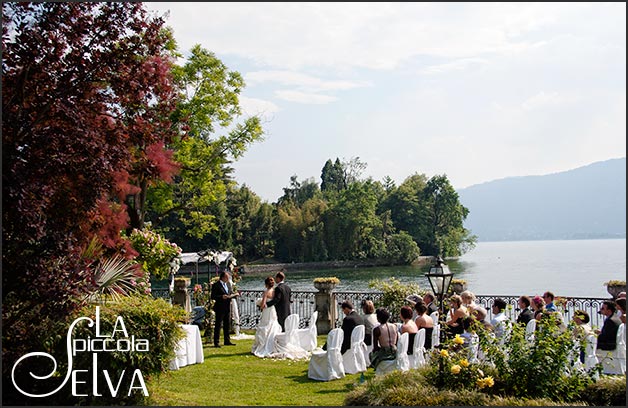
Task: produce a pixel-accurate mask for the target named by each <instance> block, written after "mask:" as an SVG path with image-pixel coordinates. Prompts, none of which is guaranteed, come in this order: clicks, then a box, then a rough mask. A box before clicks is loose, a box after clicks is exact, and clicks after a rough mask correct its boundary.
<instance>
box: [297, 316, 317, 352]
mask: <svg viewBox="0 0 628 408" xmlns="http://www.w3.org/2000/svg"><path fill="white" fill-rule="evenodd" d="M316 319H318V310H315V311H314V313H312V317H311V318H310V325H309V327H306V328H304V329H297V336H298V337H299V345H300V346H301V348H302V349H304V350H306V351H312V350H314V349H315V348H316V345H317V344H316V337H317V336H318V331H317V329H316Z"/></svg>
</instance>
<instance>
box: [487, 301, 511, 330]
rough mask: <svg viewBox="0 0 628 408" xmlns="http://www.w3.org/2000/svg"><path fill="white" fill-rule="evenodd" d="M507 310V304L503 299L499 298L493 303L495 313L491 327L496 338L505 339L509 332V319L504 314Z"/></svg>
mask: <svg viewBox="0 0 628 408" xmlns="http://www.w3.org/2000/svg"><path fill="white" fill-rule="evenodd" d="M505 309H506V302H505V301H504V300H503V299H500V298H497V299H495V301H494V302H493V306H492V309H491V311H492V312H493V318H492V319H491V326H492V327H493V332H494V333H495V337H497V338H498V339H503V338H504V336H505V335H506V333H507V330H508V323H509V320H508V317H507V316H506V314H505V313H504V310H505Z"/></svg>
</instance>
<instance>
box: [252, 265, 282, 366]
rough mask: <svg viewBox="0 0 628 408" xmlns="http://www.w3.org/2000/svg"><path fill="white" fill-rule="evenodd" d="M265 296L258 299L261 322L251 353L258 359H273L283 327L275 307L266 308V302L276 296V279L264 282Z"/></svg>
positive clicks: (271, 278)
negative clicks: (276, 342)
mask: <svg viewBox="0 0 628 408" xmlns="http://www.w3.org/2000/svg"><path fill="white" fill-rule="evenodd" d="M264 286H266V289H265V290H264V295H263V296H262V298H261V299H258V301H257V305H258V306H259V308H260V309H261V311H262V316H261V318H260V322H259V324H258V326H257V329H256V330H255V340H254V341H253V348H252V350H251V352H252V353H253V354H255V355H256V356H257V357H272V354H273V352H274V346H275V335H277V334H278V333H281V326H280V325H279V322H278V321H277V312H276V311H275V306H270V307H268V306H266V302H267V301H268V300H270V299H272V297H273V296H274V294H275V287H274V286H275V279H274V278H273V277H272V276H269V277H267V278H266V279H265V280H264Z"/></svg>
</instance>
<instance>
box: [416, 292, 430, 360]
mask: <svg viewBox="0 0 628 408" xmlns="http://www.w3.org/2000/svg"><path fill="white" fill-rule="evenodd" d="M414 310H416V313H417V317H416V319H414V323H415V324H416V327H417V329H418V330H421V329H425V345H424V347H425V349H426V350H429V349H431V348H432V332H433V331H434V320H432V318H431V317H430V316H428V315H427V306H425V303H424V302H423V301H421V302H417V303H416V304H415V305H414Z"/></svg>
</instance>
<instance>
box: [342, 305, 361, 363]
mask: <svg viewBox="0 0 628 408" xmlns="http://www.w3.org/2000/svg"><path fill="white" fill-rule="evenodd" d="M360 324H361V325H364V319H362V316H360V315H359V314H357V312H356V311H355V310H352V311H351V313H349V314H348V315H346V316H345V318H344V319H342V332H343V333H344V338H343V339H342V346H341V347H340V353H341V354H344V352H345V351H347V350H349V349H350V348H351V333H352V332H353V329H354V328H355V326H358V325H360Z"/></svg>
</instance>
